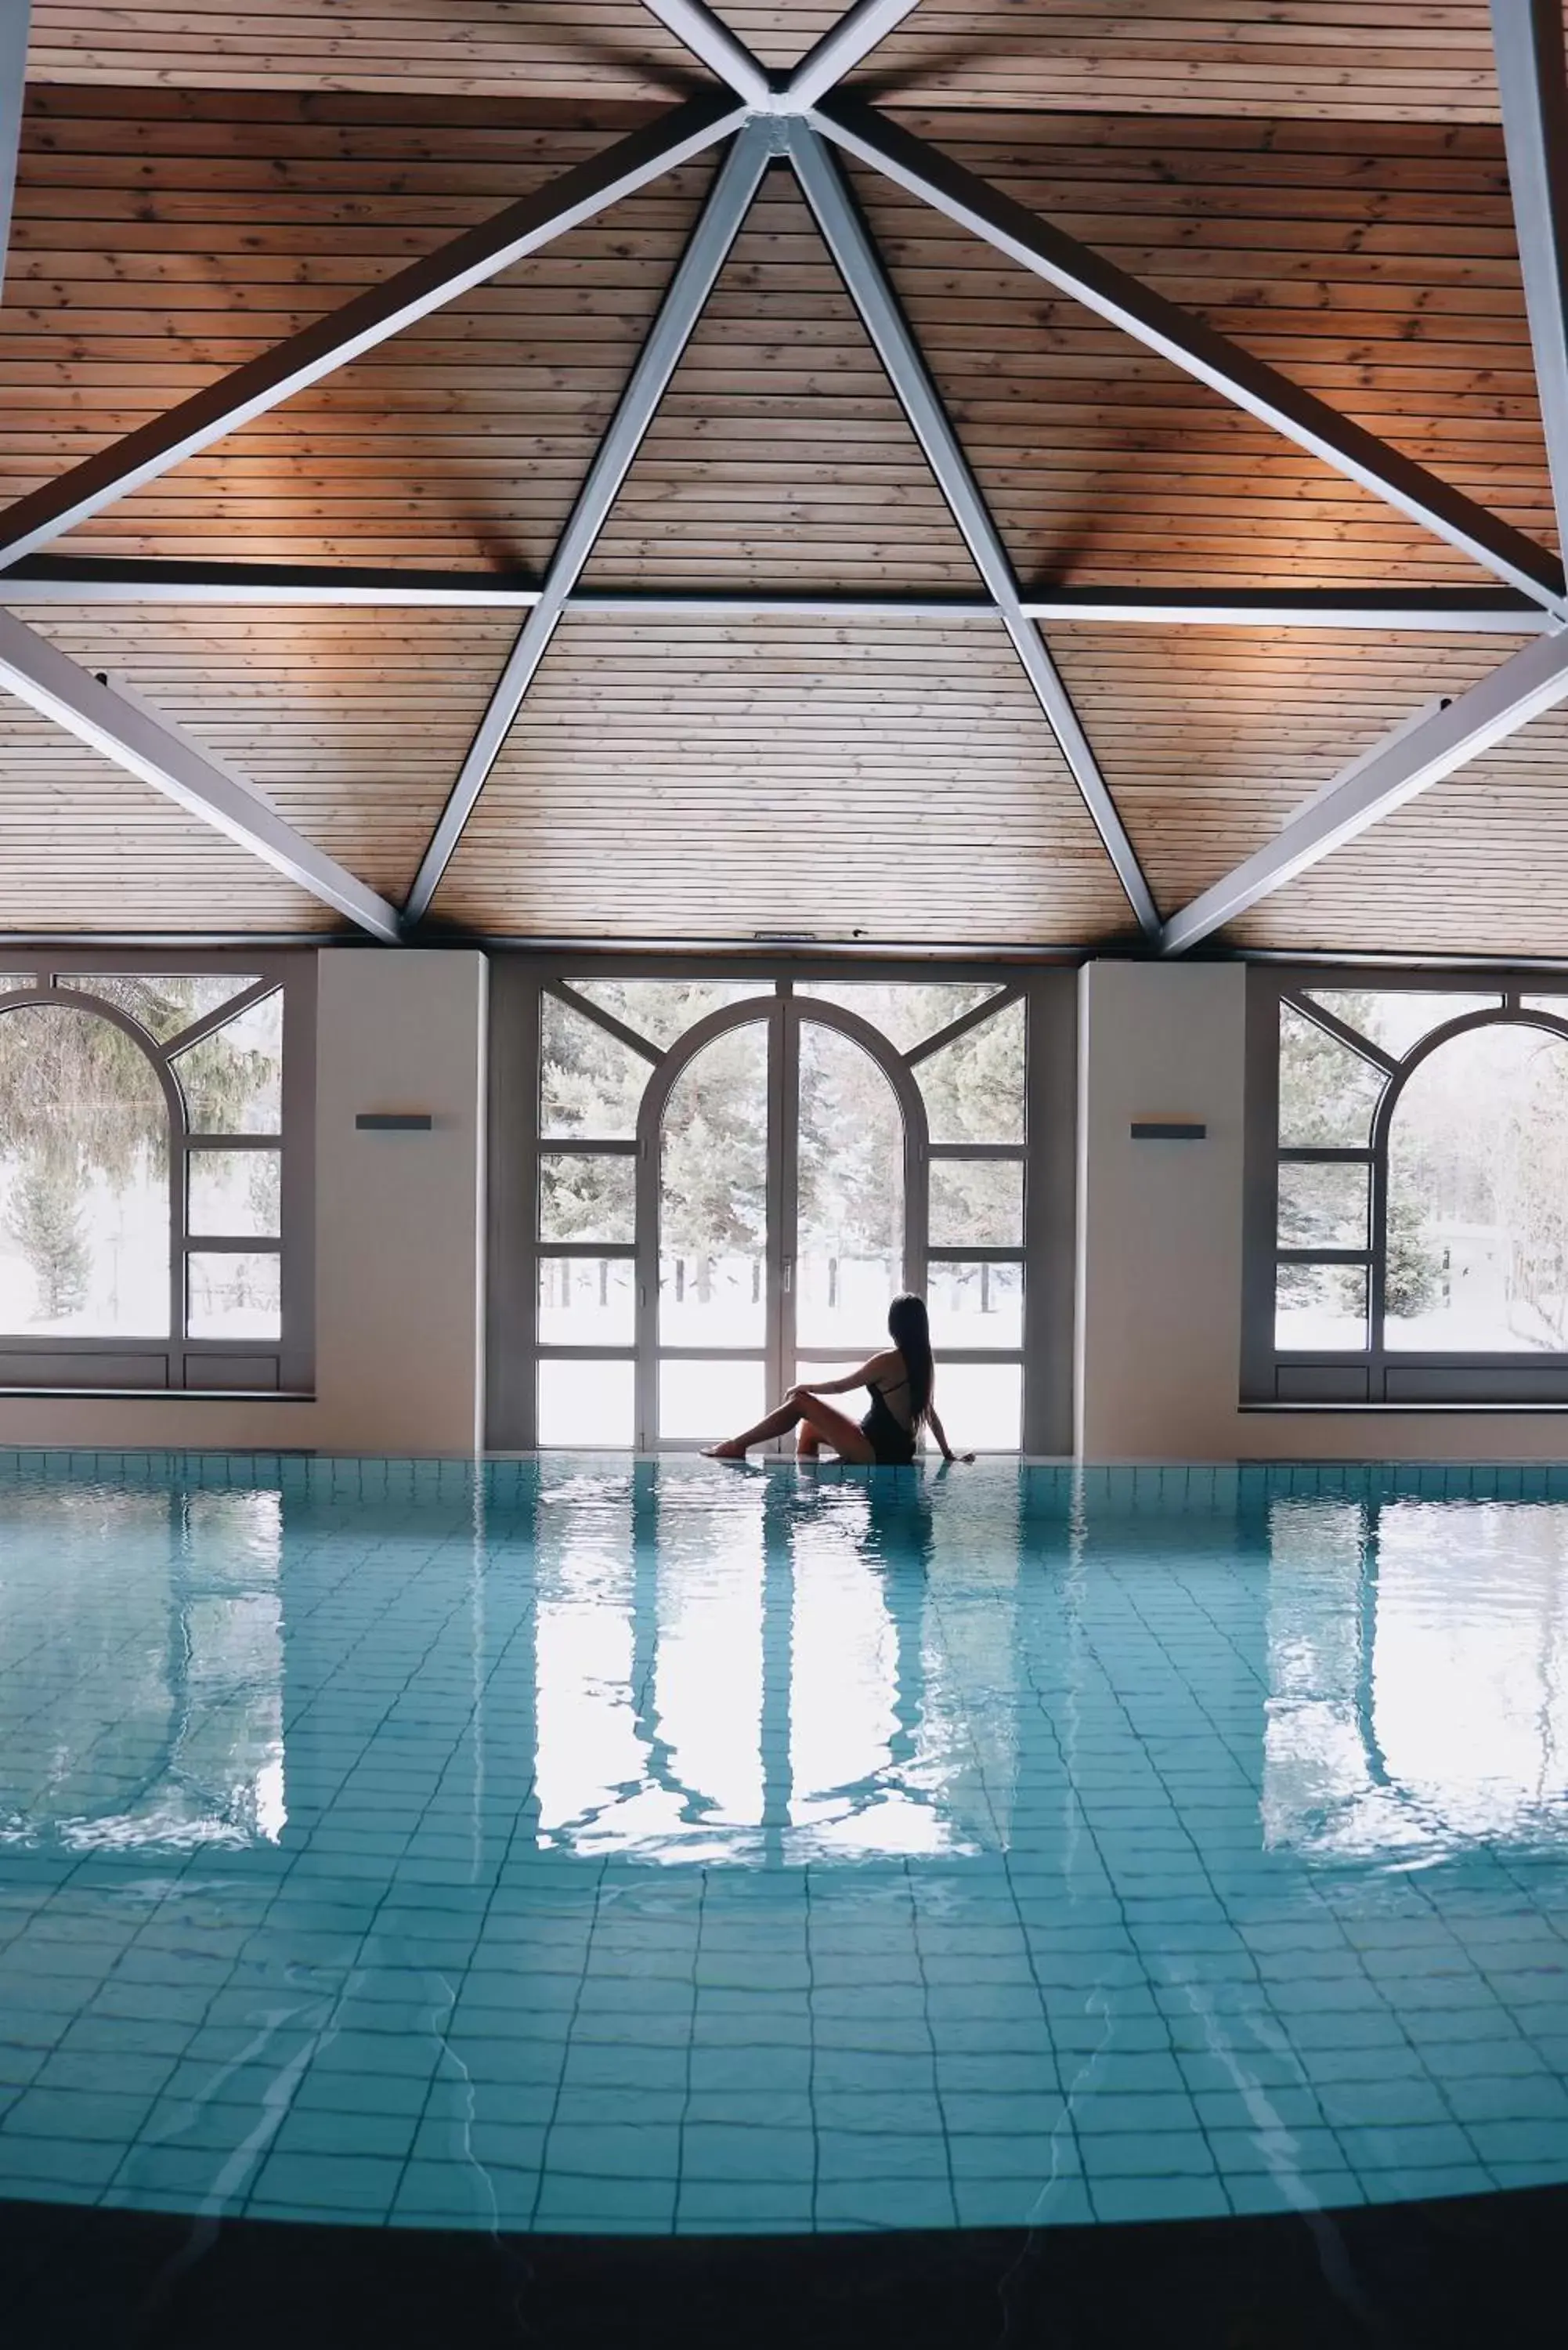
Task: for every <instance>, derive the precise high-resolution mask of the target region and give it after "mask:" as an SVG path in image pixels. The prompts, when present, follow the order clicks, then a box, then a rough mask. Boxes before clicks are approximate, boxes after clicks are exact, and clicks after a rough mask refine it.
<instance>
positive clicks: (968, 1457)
mask: <svg viewBox="0 0 1568 2350" xmlns="http://www.w3.org/2000/svg"><path fill="white" fill-rule="evenodd" d="M926 1426H927V1427H928V1428H929V1430H930V1431H931V1434H932V1435H933V1436H934V1437H935V1438H936V1440H937V1445H938V1448H939V1450H940V1453H941V1456H942V1459H943V1460H944V1461H956V1460H957V1459H958V1457H959V1456H958V1454H957V1453H956V1452H955V1451H953V1449H952V1446H951V1445H950V1443H949V1442H948V1432H947V1430H946V1429H945V1428H944V1427H943V1426H942V1424H941V1421H940V1419H938V1418H937V1409H936V1406H935V1404H932V1405H931V1406H930V1408H929V1410H928V1411H927V1413H926ZM963 1457H964V1459H965V1461H972V1460H973V1459H974V1454H973V1453H972V1452H966V1453H965V1454H964V1456H963Z"/></svg>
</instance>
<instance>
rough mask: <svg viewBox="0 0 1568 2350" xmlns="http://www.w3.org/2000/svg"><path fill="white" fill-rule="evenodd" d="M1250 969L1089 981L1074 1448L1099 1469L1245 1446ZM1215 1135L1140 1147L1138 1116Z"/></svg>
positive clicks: (1171, 970)
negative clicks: (1240, 1434) (1236, 1430)
mask: <svg viewBox="0 0 1568 2350" xmlns="http://www.w3.org/2000/svg"><path fill="white" fill-rule="evenodd" d="M1244 979H1245V973H1244V972H1242V971H1241V969H1240V968H1239V967H1236V966H1232V965H1231V964H1220V963H1208V964H1204V963H1190V964H1179V963H1178V964H1165V965H1160V964H1155V963H1136V962H1097V963H1090V964H1088V965H1087V966H1086V967H1085V970H1084V971H1083V972H1081V973H1080V974H1079V997H1078V1022H1079V1026H1078V1262H1077V1285H1076V1295H1077V1333H1076V1375H1075V1389H1076V1430H1075V1433H1076V1442H1077V1447H1078V1450H1079V1451H1080V1452H1081V1453H1082V1454H1083V1455H1084V1456H1085V1458H1086V1459H1088V1460H1091V1461H1121V1460H1157V1459H1158V1460H1166V1461H1183V1460H1199V1461H1212V1460H1218V1459H1221V1458H1223V1457H1224V1456H1225V1454H1226V1452H1227V1451H1229V1450H1230V1449H1231V1440H1230V1436H1229V1422H1230V1421H1231V1420H1232V1419H1234V1418H1235V1416H1236V1415H1235V1399H1236V1378H1237V1370H1238V1365H1239V1361H1240V1355H1239V1347H1240V1334H1241V1244H1240V1235H1241V1075H1242V1067H1243V1053H1242V1047H1243V1042H1244V1023H1245V1008H1246V1007H1245V998H1244V995H1243V992H1242V983H1243V981H1244ZM1135 1119H1136V1120H1138V1121H1144V1120H1148V1121H1155V1120H1158V1121H1162V1122H1175V1121H1189V1122H1196V1123H1199V1124H1202V1125H1206V1126H1207V1127H1208V1129H1209V1132H1208V1136H1207V1139H1205V1140H1203V1141H1202V1142H1134V1141H1133V1140H1132V1139H1131V1137H1130V1134H1129V1128H1131V1126H1132V1124H1133V1122H1134V1120H1135Z"/></svg>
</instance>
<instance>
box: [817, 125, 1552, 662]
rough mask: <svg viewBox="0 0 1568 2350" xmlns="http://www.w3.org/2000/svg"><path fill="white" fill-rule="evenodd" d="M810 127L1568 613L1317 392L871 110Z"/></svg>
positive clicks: (1505, 529)
mask: <svg viewBox="0 0 1568 2350" xmlns="http://www.w3.org/2000/svg"><path fill="white" fill-rule="evenodd" d="M812 120H813V121H814V122H815V124H816V125H817V127H818V128H819V129H820V130H822V131H824V132H825V133H826V135H827V137H828V138H830V139H832V140H835V141H836V144H837V145H839V146H840V147H842V148H843V149H845V151H846V152H847V153H849V154H851V155H854V156H855V157H857V160H858V161H861V162H863V163H868V164H870V165H871V166H872V167H873V168H874V169H875V170H877V171H878V172H882V173H884V174H885V176H886V177H887V178H888V179H890V180H892V181H893V182H894V183H895V184H896V185H897V186H898V187H900V188H904V189H906V190H907V191H908V192H909V193H910V194H911V195H915V196H919V197H920V198H921V199H922V200H923V201H924V202H925V203H929V204H931V205H933V206H934V207H935V209H936V210H937V211H938V212H940V213H945V214H946V216H947V217H948V219H950V220H952V221H956V222H957V223H958V224H959V225H960V226H961V227H962V228H967V229H968V230H970V231H971V234H973V235H975V236H978V237H981V238H983V239H984V240H985V242H986V243H987V244H992V245H994V246H995V248H996V249H997V251H998V252H999V253H1004V254H1006V255H1007V256H1008V257H1009V259H1010V260H1012V261H1016V262H1018V263H1019V264H1020V265H1021V266H1022V267H1023V268H1025V269H1028V270H1032V271H1033V274H1034V276H1036V277H1043V278H1044V279H1045V281H1046V282H1047V284H1049V285H1052V286H1057V287H1059V288H1060V290H1061V291H1062V292H1063V293H1064V294H1070V295H1071V296H1072V297H1073V299H1074V300H1075V301H1077V302H1081V303H1082V304H1083V305H1084V307H1085V309H1088V310H1092V311H1094V312H1095V314H1096V317H1102V318H1106V319H1107V320H1109V322H1110V323H1111V325H1112V326H1114V327H1117V328H1120V329H1121V331H1122V332H1123V333H1124V334H1127V335H1131V336H1132V337H1133V338H1134V339H1135V340H1136V341H1137V342H1140V343H1143V344H1145V345H1146V346H1147V348H1149V349H1150V350H1154V351H1158V353H1159V355H1160V356H1161V358H1162V359H1169V360H1170V361H1171V362H1172V363H1173V364H1174V365H1175V366H1177V367H1179V368H1180V369H1183V370H1184V371H1185V372H1186V373H1187V374H1188V375H1190V376H1195V377H1196V378H1197V380H1199V383H1205V384H1208V385H1209V387H1210V390H1214V391H1217V392H1219V393H1220V395H1221V396H1222V397H1223V398H1224V399H1226V400H1230V401H1231V402H1232V403H1233V404H1234V405H1235V406H1236V407H1238V408H1241V409H1244V410H1245V411H1247V413H1248V414H1249V415H1251V416H1255V417H1257V418H1258V419H1259V421H1261V422H1262V423H1264V424H1267V425H1268V426H1269V427H1270V428H1271V429H1272V431H1273V432H1279V433H1281V434H1282V435H1283V436H1284V438H1285V439H1286V440H1289V441H1293V442H1295V443H1296V445H1297V446H1298V448H1302V449H1305V450H1307V451H1309V452H1310V453H1311V454H1312V455H1313V456H1314V457H1319V458H1321V459H1322V460H1323V462H1324V463H1325V464H1328V465H1332V466H1333V467H1334V471H1335V472H1336V473H1344V474H1345V475H1347V476H1348V477H1349V479H1350V480H1351V481H1353V482H1358V483H1359V484H1361V486H1362V487H1363V488H1364V489H1367V490H1370V491H1372V492H1373V493H1374V494H1375V495H1376V496H1377V497H1380V498H1382V499H1383V500H1385V501H1386V504H1389V505H1392V506H1396V507H1397V508H1398V509H1399V511H1400V512H1401V513H1402V514H1407V515H1409V516H1410V517H1411V519H1412V520H1413V521H1415V522H1417V523H1419V524H1420V525H1421V526H1422V528H1423V529H1426V530H1429V531H1432V532H1433V533H1435V535H1436V536H1438V537H1439V538H1443V539H1446V540H1447V541H1448V543H1449V546H1456V547H1458V548H1459V551H1460V553H1461V554H1463V555H1466V556H1469V558H1470V560H1471V561H1472V562H1475V563H1479V564H1481V565H1483V566H1484V567H1485V568H1486V569H1487V570H1489V571H1490V572H1492V573H1494V574H1495V575H1496V577H1499V578H1500V579H1505V580H1507V582H1508V583H1509V585H1510V586H1511V587H1518V588H1520V589H1521V590H1522V591H1523V593H1524V594H1525V595H1527V596H1531V597H1532V598H1535V599H1536V600H1537V601H1538V602H1539V603H1542V604H1543V605H1545V606H1546V607H1548V608H1550V609H1551V610H1552V612H1553V613H1554V614H1555V615H1557V616H1558V617H1560V618H1561V617H1568V597H1565V596H1564V589H1563V566H1562V564H1561V563H1560V562H1559V561H1558V559H1557V557H1556V556H1553V555H1552V554H1550V553H1549V552H1548V550H1547V549H1546V548H1545V547H1542V546H1537V545H1536V543H1535V542H1534V540H1533V539H1531V538H1528V537H1527V536H1525V534H1524V533H1523V532H1522V531H1518V530H1515V529H1514V528H1513V526H1512V525H1511V524H1510V523H1506V522H1503V521H1501V519H1500V518H1499V516H1497V515H1493V514H1489V513H1488V512H1487V510H1486V508H1485V507H1484V506H1480V505H1478V504H1476V502H1475V500H1474V499H1473V498H1469V497H1467V496H1466V495H1465V494H1464V493H1463V491H1461V490H1457V489H1455V488H1454V487H1453V486H1452V484H1449V483H1448V482H1444V481H1441V480H1439V479H1438V476H1437V474H1435V473H1428V471H1427V469H1426V467H1425V466H1424V465H1418V464H1417V463H1416V462H1415V460H1414V459H1413V458H1410V457H1407V456H1404V455H1403V454H1402V453H1401V452H1399V451H1398V450H1397V449H1391V448H1389V447H1388V446H1387V444H1386V442H1382V441H1379V440H1378V439H1377V437H1376V434H1375V433H1372V432H1367V431H1366V429H1365V427H1363V426H1362V425H1359V424H1356V423H1355V422H1354V421H1352V420H1351V419H1350V418H1349V417H1347V416H1342V415H1340V414H1339V413H1338V411H1336V410H1334V409H1332V408H1330V407H1329V406H1328V404H1327V402H1326V401H1324V400H1319V399H1318V398H1317V396H1316V394H1315V393H1314V392H1310V391H1307V390H1303V387H1302V386H1301V385H1299V384H1295V383H1293V382H1292V381H1291V380H1290V379H1289V378H1288V377H1287V376H1283V375H1281V374H1280V373H1279V371H1278V370H1277V369H1274V368H1272V367H1270V366H1269V365H1268V363H1267V362H1266V361H1265V360H1263V359H1254V358H1253V357H1252V356H1251V353H1250V352H1248V351H1244V350H1242V349H1241V346H1240V345H1239V344H1236V343H1232V342H1231V341H1230V340H1229V339H1228V338H1226V337H1225V336H1223V335H1220V334H1217V333H1216V332H1215V331H1214V330H1213V328H1210V327H1208V326H1206V325H1205V324H1204V323H1203V321H1202V320H1201V319H1199V318H1195V317H1192V316H1191V315H1190V314H1189V312H1188V311H1185V310H1183V309H1181V308H1180V307H1179V306H1178V305H1177V304H1176V303H1174V302H1169V301H1167V299H1166V297H1165V296H1164V295H1163V294H1157V293H1156V292H1155V291H1154V290H1153V288H1152V287H1150V286H1144V285H1142V284H1140V282H1139V281H1138V280H1137V278H1136V277H1130V276H1128V275H1127V272H1126V271H1125V270H1123V269H1119V268H1117V266H1116V264H1115V263H1114V262H1111V261H1107V260H1106V258H1105V257H1104V256H1103V255H1100V254H1097V253H1093V252H1091V251H1090V249H1089V247H1088V246H1087V245H1084V244H1079V243H1078V240H1077V239H1076V238H1075V237H1073V236H1069V235H1068V234H1067V233H1066V232H1065V230H1064V229H1061V228H1058V227H1056V226H1055V224H1054V223H1053V222H1050V221H1047V220H1043V219H1042V218H1041V217H1040V215H1039V214H1038V213H1032V212H1031V211H1029V209H1028V207H1027V206H1026V205H1023V204H1021V203H1017V202H1016V201H1015V200H1014V199H1013V198H1012V197H1011V196H1007V195H1003V194H1002V192H1001V191H1000V190H999V189H996V188H992V187H991V186H989V185H988V183H987V182H985V181H983V180H981V179H979V178H977V177H976V175H975V174H974V172H969V171H966V170H965V169H964V167H963V165H962V164H961V163H957V162H955V161H953V160H952V158H951V157H950V156H948V155H944V154H942V153H941V152H940V150H939V149H937V148H935V147H933V146H931V145H930V144H929V141H927V140H923V139H919V138H917V137H916V136H915V134H914V133H913V132H912V131H909V130H904V129H903V128H902V127H901V125H899V124H898V123H895V122H892V121H890V120H888V117H887V116H886V115H883V114H880V113H878V112H877V109H876V108H875V107H871V106H867V105H865V104H864V103H862V102H861V101H859V100H857V99H850V98H848V97H846V96H842V95H840V96H836V97H834V98H832V99H827V100H826V101H825V102H824V104H823V105H822V106H820V107H819V108H817V109H814V110H813V114H812Z"/></svg>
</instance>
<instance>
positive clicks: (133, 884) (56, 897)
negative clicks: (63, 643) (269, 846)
mask: <svg viewBox="0 0 1568 2350" xmlns="http://www.w3.org/2000/svg"><path fill="white" fill-rule="evenodd" d="M342 927H343V923H342V918H341V916H339V915H337V914H336V913H334V912H333V911H332V910H331V909H330V908H328V907H327V906H323V905H321V904H320V903H319V902H318V901H317V899H315V898H312V897H309V896H307V895H306V892H305V891H304V890H303V889H296V886H295V885H294V883H293V882H291V881H286V880H285V879H284V878H283V876H282V875H281V874H279V873H275V872H274V871H273V869H272V868H271V867H270V866H268V865H264V864H263V863H262V862H261V860H260V859H259V858H255V857H253V856H252V855H251V854H250V853H249V851H248V850H246V849H244V848H239V847H236V846H235V845H234V842H233V841H229V840H225V839H224V838H223V836H222V835H221V834H219V833H216V832H213V831H212V830H211V829H210V828H209V827H207V826H206V825H204V824H201V823H199V822H198V821H197V819H196V818H195V817H194V816H187V815H186V814H185V812H184V810H183V809H182V808H178V807H176V806H175V805H174V803H173V802H172V800H167V799H164V798H162V797H161V795H160V794H158V793H157V792H155V791H153V790H151V787H150V786H149V785H145V784H141V783H138V782H137V781H136V780H135V779H134V777H132V776H130V775H125V774H123V773H122V772H121V770H120V769H119V768H118V767H114V766H111V765H110V764H109V762H108V761H107V760H106V759H100V758H99V756H98V754H97V753H96V752H93V751H88V750H87V749H85V748H84V747H83V745H82V744H81V743H78V742H77V741H75V740H74V738H73V737H72V736H70V735H68V734H66V733H62V732H61V730H60V729H59V727H57V726H56V725H54V724H53V723H51V722H50V721H49V720H48V719H46V718H39V717H37V716H36V715H35V713H34V712H32V711H30V710H27V709H25V708H24V707H23V705H22V704H21V703H20V702H15V701H13V700H12V699H11V698H10V696H9V695H0V932H5V933H8V934H10V935H12V936H16V935H17V934H22V935H25V936H29V937H36V936H38V935H39V934H48V933H54V932H61V933H67V932H69V933H73V934H76V933H79V934H81V935H82V936H90V935H91V934H92V933H93V932H94V931H191V932H211V931H298V932H300V933H301V934H302V935H310V934H312V933H314V932H317V931H338V930H341V929H342Z"/></svg>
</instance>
